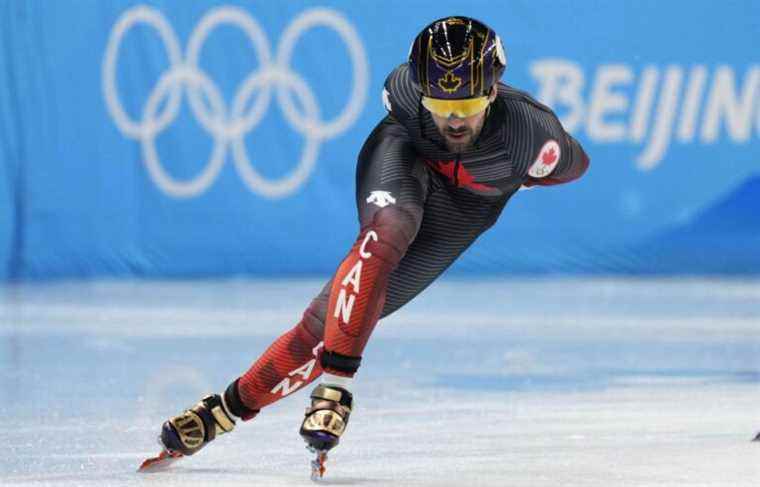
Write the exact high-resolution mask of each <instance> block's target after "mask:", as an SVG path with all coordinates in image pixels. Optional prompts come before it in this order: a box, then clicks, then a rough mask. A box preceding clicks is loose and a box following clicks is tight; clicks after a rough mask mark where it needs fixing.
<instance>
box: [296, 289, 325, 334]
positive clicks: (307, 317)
mask: <svg viewBox="0 0 760 487" xmlns="http://www.w3.org/2000/svg"><path fill="white" fill-rule="evenodd" d="M326 314H327V300H326V299H321V296H318V297H316V298H314V299H313V300H312V302H311V304H309V307H308V308H306V311H304V313H303V317H302V319H301V323H300V326H301V327H303V328H304V329H305V330H306V331H307V332H308V333H309V335H311V336H313V337H314V339H315V340H317V341H322V339H323V338H324V336H325V316H326Z"/></svg>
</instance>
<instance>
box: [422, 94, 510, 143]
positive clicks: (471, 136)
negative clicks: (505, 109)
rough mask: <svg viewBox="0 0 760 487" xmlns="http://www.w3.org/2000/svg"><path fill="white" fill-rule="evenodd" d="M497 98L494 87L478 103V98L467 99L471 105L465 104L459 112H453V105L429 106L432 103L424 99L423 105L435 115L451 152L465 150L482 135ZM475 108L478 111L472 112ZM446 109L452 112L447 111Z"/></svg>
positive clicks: (437, 124)
mask: <svg viewBox="0 0 760 487" xmlns="http://www.w3.org/2000/svg"><path fill="white" fill-rule="evenodd" d="M495 98H496V90H495V89H493V90H491V94H490V95H489V96H488V97H483V99H482V100H481V101H480V103H479V104H478V103H476V102H477V101H478V99H474V100H472V101H470V100H467V101H468V102H470V103H469V106H468V105H465V106H464V107H463V110H458V111H457V113H453V110H452V109H451V108H452V107H448V110H446V108H445V107H442V108H443V109H439V107H436V106H429V105H430V104H429V103H426V100H424V99H423V105H424V106H426V108H427V109H428V111H429V112H430V115H431V117H433V122H434V123H435V126H436V127H437V128H438V132H440V133H441V136H442V137H443V138H444V140H445V141H446V147H447V148H448V149H449V150H450V151H451V152H463V151H464V150H466V149H468V148H470V147H471V146H472V144H473V142H474V141H475V139H477V138H478V135H480V131H481V130H482V129H483V124H484V123H485V120H486V115H487V113H488V107H489V106H490V104H491V103H492V102H493V100H494V99H495ZM428 100H429V99H428ZM457 101H459V100H457ZM462 101H464V100H462ZM454 108H455V107H454ZM434 110H436V111H437V112H438V113H436V111H434ZM473 110H478V111H476V112H475V113H472V114H471V113H470V112H471V111H473ZM446 111H449V112H450V113H446Z"/></svg>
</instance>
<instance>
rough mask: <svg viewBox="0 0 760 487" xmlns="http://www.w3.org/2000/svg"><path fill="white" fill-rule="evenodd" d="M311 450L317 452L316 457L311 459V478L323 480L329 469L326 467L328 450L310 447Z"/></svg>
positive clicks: (317, 480)
mask: <svg viewBox="0 0 760 487" xmlns="http://www.w3.org/2000/svg"><path fill="white" fill-rule="evenodd" d="M309 451H311V452H313V453H316V455H317V456H316V458H315V459H314V460H312V461H311V480H312V481H314V482H319V481H321V480H322V479H323V478H324V476H325V472H326V471H327V468H326V467H325V462H326V461H327V450H316V449H314V448H309Z"/></svg>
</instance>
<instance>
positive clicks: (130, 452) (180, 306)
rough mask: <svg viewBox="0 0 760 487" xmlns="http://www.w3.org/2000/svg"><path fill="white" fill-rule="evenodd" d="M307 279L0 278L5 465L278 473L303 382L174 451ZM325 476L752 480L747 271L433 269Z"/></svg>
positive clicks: (0, 469) (381, 355)
mask: <svg viewBox="0 0 760 487" xmlns="http://www.w3.org/2000/svg"><path fill="white" fill-rule="evenodd" d="M321 284H322V283H321V282H320V281H316V280H301V281H267V280H262V281H250V280H226V281H201V282H180V281H178V282H163V283H156V282H96V283H84V284H83V283H66V282H62V283H55V284H36V285H32V284H29V285H19V286H6V287H3V288H0V289H1V290H2V295H0V391H1V392H2V396H1V397H2V410H3V436H4V443H5V445H6V447H5V448H4V454H3V455H0V484H1V485H3V486H15V485H23V486H27V485H29V486H32V485H51V486H67V487H68V486H132V485H155V486H161V487H174V486H191V485H194V486H199V485H213V486H217V487H223V486H253V485H261V486H297V485H305V486H306V485H313V484H312V482H311V481H310V480H309V467H308V462H309V460H310V455H309V454H308V452H307V451H306V450H305V448H304V446H303V442H302V440H301V438H300V437H299V435H298V431H297V430H298V426H299V424H300V421H301V417H302V414H303V409H304V407H305V406H306V404H307V396H308V388H307V389H306V390H302V391H299V392H298V393H295V394H293V395H292V396H291V397H289V398H286V399H285V400H283V401H281V402H279V403H277V404H276V405H274V406H273V407H271V408H268V409H266V410H265V411H264V412H263V413H262V414H261V415H260V416H259V417H258V418H256V419H255V420H254V421H252V422H250V423H246V424H241V425H239V427H238V428H237V429H236V431H235V432H233V433H232V434H230V435H227V436H224V437H222V438H220V439H219V440H218V441H216V442H215V443H214V444H212V445H211V446H209V447H208V448H207V449H206V450H204V451H202V452H201V453H199V454H198V455H197V456H195V457H193V458H187V459H183V460H182V461H180V462H179V463H177V464H176V465H175V466H174V467H173V469H172V470H170V471H167V472H163V473H156V474H148V475H146V474H137V473H135V469H136V467H137V466H138V465H139V464H140V462H141V461H142V460H143V458H144V457H146V456H148V455H152V454H154V453H156V452H157V445H156V443H155V438H156V435H157V432H158V428H159V426H160V424H161V422H162V421H163V420H164V419H165V418H167V417H168V416H169V415H173V414H176V413H178V412H179V411H180V410H181V409H182V408H184V407H187V406H190V405H192V404H193V403H194V402H195V401H197V400H198V399H199V398H200V397H201V395H203V394H204V393H207V392H211V391H221V390H222V389H223V388H224V387H226V385H227V384H228V383H229V382H230V380H232V379H233V378H235V377H236V376H237V375H239V374H240V373H241V372H243V371H244V370H245V369H246V368H247V367H248V366H249V365H250V363H251V362H252V361H253V360H254V359H255V358H256V357H257V356H258V355H259V353H261V352H262V351H263V350H264V348H265V347H266V346H267V345H268V344H269V343H270V342H271V340H272V339H274V338H275V337H276V336H277V335H278V334H279V333H281V332H283V331H285V330H286V329H289V328H290V327H292V326H293V325H294V324H295V323H296V322H297V321H298V319H299V318H300V314H301V312H302V311H303V309H304V307H305V306H306V304H307V303H308V301H309V300H310V298H311V296H312V295H314V294H316V293H317V292H318V290H319V288H320V287H321ZM355 396H356V408H355V412H354V414H353V415H352V418H351V424H350V425H349V428H348V432H347V433H346V436H345V437H344V440H343V442H342V444H341V445H340V446H339V447H338V448H337V449H336V450H335V451H334V453H333V454H332V455H331V458H330V461H329V463H328V477H327V479H326V480H325V481H324V483H325V484H328V485H366V486H385V485H388V486H396V485H414V486H423V485H424V486H442V485H445V486H449V485H451V486H455V485H456V486H465V485H468V486H473V485H487V486H526V487H528V486H530V487H543V486H546V487H549V486H551V487H556V486H589V487H591V486H593V487H608V486H614V487H634V486H636V487H645V486H689V487H697V486H705V487H707V486H725V487H742V486H746V487H757V486H758V485H760V442H751V441H750V440H751V438H752V437H753V436H754V434H755V433H757V431H759V430H760V281H758V280H754V281H739V280H674V279H668V280H649V279H641V280H637V279H629V280H613V279H586V280H579V279H551V280H544V279H539V280H478V281H461V280H451V279H449V280H445V281H442V282H440V283H436V284H434V285H433V286H432V287H431V288H430V289H428V290H427V291H425V292H424V293H423V294H422V295H421V296H420V297H419V298H418V299H417V300H416V301H414V302H413V303H411V304H410V305H408V306H407V307H406V308H404V309H402V310H401V311H399V312H397V313H396V314H395V315H393V316H391V317H389V318H388V319H386V320H384V321H383V322H381V323H380V324H379V326H378V328H377V330H376V332H375V335H374V336H373V339H372V340H371V341H370V344H369V346H368V348H367V350H366V352H365V356H364V362H363V366H362V369H361V370H360V373H359V375H358V376H357V384H356V388H355Z"/></svg>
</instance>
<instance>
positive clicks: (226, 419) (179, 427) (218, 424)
mask: <svg viewBox="0 0 760 487" xmlns="http://www.w3.org/2000/svg"><path fill="white" fill-rule="evenodd" d="M233 428H235V420H234V419H232V416H231V415H230V414H229V413H228V412H227V410H226V408H225V407H224V404H223V402H222V398H221V396H219V395H218V394H214V395H211V396H206V397H204V398H203V399H201V400H200V402H199V403H198V404H196V405H195V406H193V407H191V408H190V409H187V410H185V411H184V412H183V413H182V414H180V415H178V416H175V417H173V418H171V419H169V420H168V421H166V422H164V424H163V426H162V427H161V436H160V437H159V442H160V444H161V446H162V447H163V451H162V452H161V453H160V454H159V455H158V456H157V457H155V458H149V459H147V460H145V462H143V464H142V465H141V466H140V471H148V470H156V469H159V468H162V467H164V466H166V465H168V464H169V463H172V461H173V460H177V459H179V458H182V457H183V456H185V455H193V454H194V453H196V452H197V451H198V450H200V449H201V448H203V447H204V446H206V445H207V444H208V443H209V442H211V441H213V440H214V438H216V437H217V436H218V435H221V434H224V433H228V432H230V431H232V430H233Z"/></svg>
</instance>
